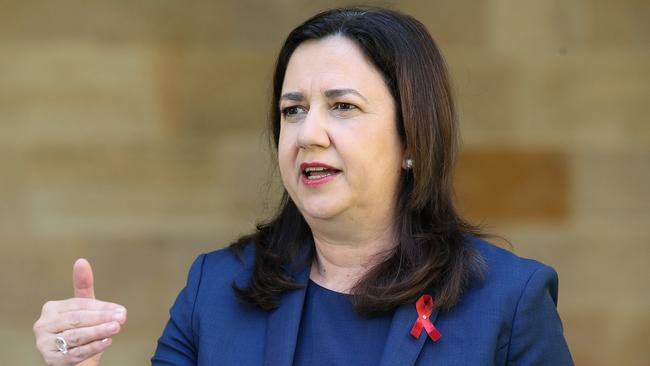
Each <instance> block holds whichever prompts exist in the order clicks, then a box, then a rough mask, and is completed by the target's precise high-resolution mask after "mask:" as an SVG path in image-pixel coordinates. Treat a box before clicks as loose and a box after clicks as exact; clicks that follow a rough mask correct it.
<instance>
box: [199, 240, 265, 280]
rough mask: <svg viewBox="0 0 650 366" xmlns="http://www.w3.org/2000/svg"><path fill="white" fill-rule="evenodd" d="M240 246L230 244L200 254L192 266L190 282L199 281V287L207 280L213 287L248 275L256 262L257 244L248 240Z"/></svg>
mask: <svg viewBox="0 0 650 366" xmlns="http://www.w3.org/2000/svg"><path fill="white" fill-rule="evenodd" d="M238 248H239V249H237V248H235V247H234V246H232V245H230V246H227V247H225V248H222V249H218V250H214V251H212V252H208V253H204V254H201V255H199V256H198V257H197V258H196V259H195V260H194V262H193V263H192V266H191V267H190V271H189V275H188V282H199V283H196V286H197V287H203V285H204V284H205V282H208V283H209V284H210V285H211V287H214V286H215V285H227V286H230V284H231V283H232V281H234V280H237V279H239V278H240V277H247V274H249V273H250V272H251V270H252V267H253V264H254V262H255V245H254V244H253V243H252V242H248V243H245V244H243V245H240V246H238ZM241 279H242V280H244V279H246V278H241ZM237 282H239V281H237Z"/></svg>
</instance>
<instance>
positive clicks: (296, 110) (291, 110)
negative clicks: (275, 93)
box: [281, 105, 307, 118]
mask: <svg viewBox="0 0 650 366" xmlns="http://www.w3.org/2000/svg"><path fill="white" fill-rule="evenodd" d="M281 112H282V116H283V117H284V118H291V117H294V116H296V115H298V114H300V113H305V112H307V110H306V109H305V108H304V107H301V106H299V105H292V106H289V107H286V108H282V110H281Z"/></svg>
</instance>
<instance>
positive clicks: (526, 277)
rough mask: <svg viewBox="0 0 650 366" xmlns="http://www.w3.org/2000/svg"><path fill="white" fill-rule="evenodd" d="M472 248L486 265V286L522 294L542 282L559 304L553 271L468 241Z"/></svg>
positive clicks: (486, 244) (482, 242) (478, 241)
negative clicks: (519, 291) (528, 287)
mask: <svg viewBox="0 0 650 366" xmlns="http://www.w3.org/2000/svg"><path fill="white" fill-rule="evenodd" d="M469 245H470V247H472V248H473V249H474V250H475V251H476V252H477V253H478V254H479V255H480V257H481V258H482V259H483V262H484V264H485V273H484V282H485V283H484V285H488V286H489V285H490V283H493V284H496V285H498V286H499V287H501V288H504V290H505V289H507V288H510V289H511V290H514V289H520V290H523V289H524V288H525V287H526V286H528V285H531V281H533V282H535V281H538V280H541V281H542V282H544V283H545V284H546V285H547V286H548V287H549V290H550V292H551V294H552V295H553V298H554V300H555V301H557V299H556V297H557V282H558V276H557V272H556V271H555V270H554V269H553V268H552V267H550V266H548V265H546V264H544V263H541V262H539V261H536V260H534V259H528V258H524V257H520V256H518V255H516V254H515V253H513V252H511V251H508V250H506V249H503V248H500V247H497V246H496V245H494V244H492V243H489V242H487V241H485V240H483V239H480V238H476V237H471V238H469Z"/></svg>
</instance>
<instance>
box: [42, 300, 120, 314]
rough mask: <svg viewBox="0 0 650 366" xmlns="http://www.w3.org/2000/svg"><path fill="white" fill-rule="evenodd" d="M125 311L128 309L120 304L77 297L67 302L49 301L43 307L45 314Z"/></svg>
mask: <svg viewBox="0 0 650 366" xmlns="http://www.w3.org/2000/svg"><path fill="white" fill-rule="evenodd" d="M118 308H121V309H125V310H126V308H125V307H124V306H122V305H120V304H115V303H112V302H106V301H100V300H95V299H83V298H80V297H75V298H71V299H66V300H59V301H48V302H46V303H45V305H43V313H44V314H45V313H57V314H58V313H65V312H68V311H77V310H114V309H118Z"/></svg>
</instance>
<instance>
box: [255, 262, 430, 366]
mask: <svg viewBox="0 0 650 366" xmlns="http://www.w3.org/2000/svg"><path fill="white" fill-rule="evenodd" d="M310 270H311V267H310V266H307V268H306V269H304V270H303V271H301V272H299V273H296V274H295V275H294V279H295V280H296V282H297V283H299V284H301V285H304V286H305V287H304V288H301V289H297V290H292V291H289V292H287V293H285V294H284V295H283V296H282V297H281V299H280V306H279V307H278V308H276V309H274V310H271V311H270V313H269V317H268V320H267V327H266V346H265V349H264V365H267V366H290V365H292V363H293V358H294V353H295V350H296V344H297V343H298V333H299V329H300V319H301V316H302V307H303V304H304V302H305V293H306V287H307V283H308V281H309V273H310ZM437 317H438V308H435V309H434V310H433V312H432V313H431V316H430V317H429V319H430V320H431V322H433V323H434V324H435V320H436V318H437ZM417 318H418V313H417V310H416V308H415V303H409V304H404V305H401V306H399V307H398V308H397V309H396V310H395V313H394V315H393V320H392V322H391V325H390V330H389V332H388V337H387V338H386V345H385V347H384V351H383V354H382V358H381V363H380V366H393V365H395V366H397V365H399V366H412V365H414V364H415V362H416V361H417V359H418V356H419V355H420V352H421V351H422V347H423V346H424V344H425V343H426V342H431V340H428V338H429V337H428V335H427V333H426V332H425V331H424V330H423V331H422V334H420V337H419V338H417V339H416V338H414V337H413V336H412V335H411V328H412V327H413V324H414V323H415V321H416V320H417Z"/></svg>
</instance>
